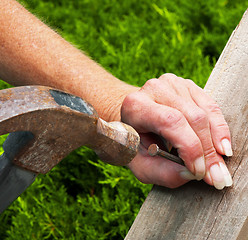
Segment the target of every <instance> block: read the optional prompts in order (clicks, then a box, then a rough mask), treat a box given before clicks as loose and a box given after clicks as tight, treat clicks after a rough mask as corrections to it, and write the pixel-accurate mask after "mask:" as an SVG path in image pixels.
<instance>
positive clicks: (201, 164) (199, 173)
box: [194, 157, 206, 181]
mask: <svg viewBox="0 0 248 240" xmlns="http://www.w3.org/2000/svg"><path fill="white" fill-rule="evenodd" d="M194 167H195V177H196V179H197V180H198V181H199V180H201V179H203V178H204V176H205V171H206V167H205V158H204V157H200V158H197V159H196V160H195V162H194Z"/></svg>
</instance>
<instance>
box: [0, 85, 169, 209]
mask: <svg viewBox="0 0 248 240" xmlns="http://www.w3.org/2000/svg"><path fill="white" fill-rule="evenodd" d="M7 133H10V134H9V135H8V137H7V139H6V141H5V142H4V144H3V149H4V153H3V154H2V155H1V156H0V213H1V212H3V211H4V210H5V209H6V208H7V207H8V206H9V205H10V203H11V202H13V201H14V200H15V199H16V198H17V197H18V196H19V195H20V194H21V193H22V192H23V191H25V189H26V188H27V187H28V186H29V185H31V184H32V183H33V181H34V180H35V178H36V176H37V175H38V174H40V173H42V174H45V173H47V172H49V171H50V170H51V169H52V168H53V167H54V166H55V165H57V164H58V163H59V162H60V161H61V160H62V159H63V158H64V157H66V156H67V155H68V154H69V153H70V152H72V151H73V150H75V149H77V148H78V147H80V146H83V145H85V146H88V147H90V148H92V149H93V150H94V151H95V152H96V154H97V155H98V156H99V157H100V159H101V160H103V161H105V162H107V163H110V164H113V165H126V164H127V163H129V162H130V161H131V160H132V159H133V158H134V157H135V155H136V154H137V151H138V147H139V144H140V138H139V135H138V133H137V132H136V131H135V130H134V129H133V128H132V127H130V126H128V125H126V124H124V123H121V122H110V123H108V122H105V121H104V120H102V119H101V118H99V117H98V115H97V113H96V111H95V110H94V108H93V107H92V106H91V105H90V104H88V103H87V102H85V101H84V100H83V99H81V98H79V97H76V96H73V95H71V94H68V93H65V92H62V91H59V90H56V89H53V88H49V87H44V86H25V87H16V88H10V89H5V90H1V91H0V135H3V134H7ZM160 153H161V152H159V153H158V155H159V154H160ZM151 155H156V153H154V151H153V153H152V154H151ZM160 155H161V154H160ZM165 157H166V156H165Z"/></svg>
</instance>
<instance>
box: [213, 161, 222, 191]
mask: <svg viewBox="0 0 248 240" xmlns="http://www.w3.org/2000/svg"><path fill="white" fill-rule="evenodd" d="M210 175H211V178H212V180H213V184H214V186H215V188H217V189H218V190H221V189H223V188H224V187H225V186H226V182H225V179H224V174H223V173H222V170H221V168H220V166H219V164H218V163H216V164H214V165H212V166H211V167H210Z"/></svg>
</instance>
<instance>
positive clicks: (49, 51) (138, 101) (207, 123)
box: [0, 0, 232, 189]
mask: <svg viewBox="0 0 248 240" xmlns="http://www.w3.org/2000/svg"><path fill="white" fill-rule="evenodd" d="M0 33H1V34H0V78H1V79H3V80H5V81H6V82H9V83H11V84H13V85H45V86H50V87H55V88H57V89H61V90H63V91H66V92H69V93H71V94H74V95H77V96H79V97H81V98H83V99H85V100H86V101H88V102H89V103H90V104H92V105H93V107H94V108H95V109H96V111H97V112H98V114H99V116H100V117H101V118H103V119H104V120H106V121H120V120H122V121H123V122H126V123H128V124H130V125H131V126H133V127H134V128H135V129H136V131H137V132H138V133H139V134H140V136H141V145H140V149H139V152H138V154H137V156H136V157H135V158H134V159H133V160H132V162H131V163H130V164H129V168H130V169H131V170H132V171H133V173H134V174H135V175H136V177H137V178H138V179H139V180H140V181H142V182H145V183H153V184H158V185H162V186H167V187H170V188H174V187H178V186H180V185H182V184H184V183H186V182H188V181H189V180H193V179H197V180H200V179H204V180H205V181H206V182H207V183H208V184H210V185H214V186H215V187H216V188H217V189H222V188H223V187H225V186H230V185H231V184H232V180H231V176H230V174H229V171H228V170H227V168H226V165H225V163H224V160H223V158H222V156H221V155H227V156H231V155H232V150H231V140H230V132H229V128H228V125H227V123H226V122H225V119H224V117H223V115H222V114H221V111H220V109H219V107H218V106H217V104H216V103H215V102H214V101H213V100H212V99H211V98H210V97H209V96H207V95H206V94H205V93H204V92H203V90H202V89H201V88H199V87H198V86H196V85H195V84H194V83H193V82H192V81H191V80H187V79H182V78H180V77H177V76H175V75H174V74H164V75H162V76H161V77H159V78H158V79H150V80H148V81H147V82H146V84H145V85H144V86H143V87H141V88H137V87H134V86H131V85H128V84H126V83H125V82H123V81H120V80H119V79H117V78H115V77H114V76H113V75H111V74H110V73H108V72H107V71H106V70H104V69H103V68H102V67H101V66H99V65H98V64H97V63H96V62H94V61H93V60H91V59H90V58H89V57H87V56H86V55H85V54H83V53H82V52H81V51H79V50H78V49H76V48H75V47H73V46H72V45H71V44H70V43H68V42H66V41H65V40H64V39H63V38H61V37H60V36H59V35H58V34H57V33H56V32H54V31H53V30H51V29H50V28H49V27H47V26H46V25H45V24H44V23H42V22H41V21H40V20H38V19H37V18H36V17H35V16H34V15H32V14H31V13H29V12H28V11H27V10H26V9H25V8H23V7H22V6H21V5H20V4H19V3H17V2H16V1H14V0H1V1H0ZM151 133H153V134H151ZM158 135H159V136H162V137H163V138H164V139H166V140H167V141H168V142H170V144H172V146H173V147H175V148H176V149H177V150H178V153H179V156H180V157H181V158H182V159H183V160H184V162H185V165H186V167H187V168H186V167H183V166H181V165H178V164H176V163H172V162H170V161H167V160H166V159H163V158H161V157H150V156H149V155H148V153H147V147H148V146H149V144H151V143H154V142H157V143H159V140H158V137H157V136H158Z"/></svg>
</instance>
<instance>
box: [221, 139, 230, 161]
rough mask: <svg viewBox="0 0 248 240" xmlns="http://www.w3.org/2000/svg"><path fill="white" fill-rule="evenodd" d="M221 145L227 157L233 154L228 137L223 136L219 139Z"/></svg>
mask: <svg viewBox="0 0 248 240" xmlns="http://www.w3.org/2000/svg"><path fill="white" fill-rule="evenodd" d="M221 146H222V148H223V151H224V153H225V155H226V156H227V157H231V156H232V155H233V151H232V146H231V143H230V141H229V140H228V139H226V138H224V139H223V140H222V141H221Z"/></svg>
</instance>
